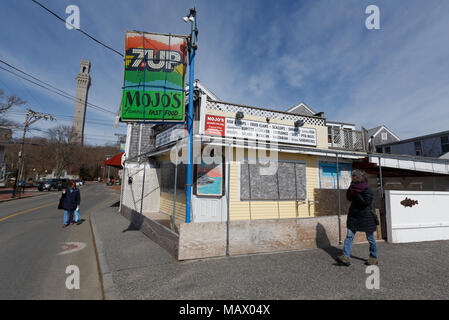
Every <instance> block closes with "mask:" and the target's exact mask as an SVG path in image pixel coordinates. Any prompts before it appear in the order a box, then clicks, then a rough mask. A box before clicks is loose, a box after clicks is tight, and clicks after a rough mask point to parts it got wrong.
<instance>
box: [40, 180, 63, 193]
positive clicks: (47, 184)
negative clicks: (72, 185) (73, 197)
mask: <svg viewBox="0 0 449 320" xmlns="http://www.w3.org/2000/svg"><path fill="white" fill-rule="evenodd" d="M67 187H68V179H46V180H44V181H42V182H40V183H39V185H38V187H37V189H38V190H39V191H44V190H47V191H52V190H58V191H61V190H62V189H65V188H67Z"/></svg>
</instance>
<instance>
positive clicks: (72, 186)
mask: <svg viewBox="0 0 449 320" xmlns="http://www.w3.org/2000/svg"><path fill="white" fill-rule="evenodd" d="M62 195H63V197H64V200H63V208H64V223H63V225H62V227H63V228H65V227H67V226H68V225H70V224H74V223H77V222H78V223H79V222H80V221H81V220H80V217H79V208H80V203H81V195H80V191H79V190H78V189H77V188H76V183H75V181H73V180H70V181H69V185H68V187H67V189H65V190H63V191H62ZM75 213H77V214H75ZM74 214H75V221H74Z"/></svg>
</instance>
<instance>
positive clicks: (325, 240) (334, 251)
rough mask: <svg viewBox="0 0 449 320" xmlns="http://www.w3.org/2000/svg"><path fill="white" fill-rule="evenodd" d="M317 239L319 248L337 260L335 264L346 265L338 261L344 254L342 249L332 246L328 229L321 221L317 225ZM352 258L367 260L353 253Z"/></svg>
mask: <svg viewBox="0 0 449 320" xmlns="http://www.w3.org/2000/svg"><path fill="white" fill-rule="evenodd" d="M315 241H316V246H317V248H320V249H322V250H324V251H325V252H326V253H327V254H328V255H329V256H331V258H332V259H334V260H335V263H334V266H346V265H344V264H343V263H341V262H340V261H338V259H337V257H338V256H339V255H341V254H342V251H341V249H339V248H337V247H334V246H332V244H331V242H330V241H329V237H328V236H327V233H326V229H325V228H324V226H323V225H322V224H321V223H318V224H317V226H316V239H315ZM351 258H353V259H357V260H360V261H366V259H363V258H359V257H355V256H353V255H351Z"/></svg>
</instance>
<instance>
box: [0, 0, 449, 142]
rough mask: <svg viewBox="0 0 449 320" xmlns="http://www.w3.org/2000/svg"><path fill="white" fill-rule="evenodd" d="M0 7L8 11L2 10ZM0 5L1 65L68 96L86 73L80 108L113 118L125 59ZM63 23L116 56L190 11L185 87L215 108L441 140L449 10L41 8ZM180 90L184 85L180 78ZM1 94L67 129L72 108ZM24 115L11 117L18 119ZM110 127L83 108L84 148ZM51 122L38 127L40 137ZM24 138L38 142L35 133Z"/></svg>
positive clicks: (205, 3)
mask: <svg viewBox="0 0 449 320" xmlns="http://www.w3.org/2000/svg"><path fill="white" fill-rule="evenodd" d="M5 2H6V3H5ZM5 2H3V6H2V10H1V11H0V28H1V29H0V30H1V32H0V58H1V59H3V60H5V61H8V62H9V63H11V64H13V65H15V66H17V67H19V68H20V69H22V70H24V71H26V72H29V73H31V74H33V75H36V76H38V77H39V78H40V79H42V80H44V81H46V82H48V83H51V84H53V85H55V86H57V87H59V88H61V89H63V90H65V91H67V92H70V93H72V94H74V93H75V89H76V82H75V76H76V73H77V72H78V70H79V62H80V59H82V58H84V59H89V60H91V62H92V70H91V77H92V86H91V89H90V92H89V102H91V103H94V104H96V105H99V106H102V107H105V108H107V109H109V110H111V111H112V112H116V111H117V110H118V107H119V104H120V98H121V87H122V82H123V60H122V58H121V57H120V56H118V55H116V54H115V53H113V52H111V51H109V50H107V49H105V48H103V47H102V46H100V45H98V44H96V43H95V42H93V41H92V40H90V39H88V38H87V37H85V36H83V35H82V34H80V33H79V32H77V31H74V30H67V29H66V28H65V25H64V24H63V23H62V22H61V21H58V20H57V19H56V18H55V17H53V16H51V15H50V14H49V13H47V12H45V11H44V10H43V9H42V8H40V7H38V6H37V5H36V4H34V3H33V2H32V1H31V0H20V1H13V0H7V1H5ZM41 3H43V4H44V5H45V6H47V7H49V8H50V9H52V10H53V11H55V12H56V13H58V14H59V15H61V16H63V17H66V16H67V15H66V14H65V9H66V7H67V6H68V5H77V6H78V7H79V8H80V15H81V28H82V29H83V30H85V31H87V32H88V33H90V34H92V35H93V36H95V37H96V38H98V39H99V40H101V41H103V42H105V43H106V44H108V45H110V46H111V47H113V48H114V49H116V50H118V51H120V52H122V51H123V47H124V32H125V31H126V30H140V31H149V32H160V33H175V34H186V33H188V32H189V28H190V26H189V25H188V24H186V23H184V22H183V20H182V17H183V16H185V15H186V13H187V12H188V10H189V8H190V7H192V6H193V5H195V6H196V9H197V12H198V28H199V39H198V40H199V42H198V45H199V46H198V52H197V56H196V60H195V78H198V79H200V81H201V82H202V83H203V84H204V85H205V86H206V87H208V88H209V89H210V90H212V91H213V92H214V93H215V94H216V95H217V96H218V97H219V98H220V99H221V100H223V101H227V102H234V103H239V104H246V105H251V106H259V107H264V108H272V109H278V110H286V109H288V108H290V107H292V106H294V105H296V104H298V103H299V102H301V101H303V102H305V103H306V104H307V105H308V106H310V107H311V108H312V109H314V110H315V111H317V112H319V111H323V112H324V113H325V116H326V117H327V118H328V119H329V120H334V121H342V122H350V123H355V124H356V125H357V127H359V128H360V127H361V126H364V127H365V128H372V127H375V126H378V125H380V124H384V125H386V126H387V127H388V128H390V129H391V130H392V131H393V132H394V133H396V134H397V135H398V136H399V137H400V138H402V139H406V138H409V137H413V136H417V135H423V134H428V133H433V132H438V131H443V130H448V124H449V59H448V57H449V32H448V30H449V19H448V18H449V1H447V0H429V1H421V0H407V1H406V0H394V1H393V0H389V1H380V0H370V1H363V0H298V1H284V0H279V1H256V0H247V1H237V0H235V1H234V0H230V1H214V0H196V1H192V0H189V1H148V0H145V1H140V0H128V1H103V0H69V1H65V0H41ZM368 5H377V6H378V7H379V9H380V27H381V29H380V30H368V29H366V28H365V20H366V18H367V17H368V15H367V14H366V13H365V9H366V7H367V6H368ZM186 80H187V79H186ZM0 87H1V88H2V89H3V90H4V91H5V92H6V93H7V94H16V95H19V96H21V97H22V98H23V99H25V100H27V101H28V103H29V106H30V107H31V108H32V109H34V110H36V111H41V112H49V113H52V114H55V115H62V116H65V118H64V117H60V118H59V120H58V124H71V119H70V118H68V117H67V116H72V115H73V107H74V103H73V102H72V101H70V100H67V99H65V98H62V97H59V96H57V95H54V94H53V93H50V92H47V91H44V90H42V89H40V88H38V87H35V86H34V85H32V84H28V83H26V82H25V81H24V80H18V79H17V78H15V77H13V76H11V75H9V74H7V73H5V72H4V71H2V70H0ZM24 110H25V109H24V108H23V107H22V108H17V109H15V110H14V111H13V112H14V114H11V115H10V116H11V117H15V119H16V120H18V121H23V116H19V115H17V113H20V112H22V114H24ZM113 122H114V116H113V115H108V114H106V113H103V112H99V111H96V110H95V109H92V108H88V112H87V123H86V130H85V132H86V136H87V142H88V143H91V144H103V143H105V142H107V141H108V140H111V141H114V140H115V139H116V138H115V136H114V133H125V126H124V125H120V126H119V127H118V128H117V129H115V128H113ZM54 125H55V123H50V122H48V123H47V122H43V121H41V122H38V123H37V124H36V125H35V126H39V127H41V128H44V129H45V128H49V127H51V126H54ZM34 134H37V135H39V134H41V133H39V132H35V133H34Z"/></svg>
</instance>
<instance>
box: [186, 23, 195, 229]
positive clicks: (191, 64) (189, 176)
mask: <svg viewBox="0 0 449 320" xmlns="http://www.w3.org/2000/svg"><path fill="white" fill-rule="evenodd" d="M195 29H196V16H195V17H194V22H193V28H192V33H191V38H190V41H191V46H190V47H191V49H190V52H189V73H190V74H189V113H188V117H187V130H188V132H189V140H188V144H187V147H188V151H187V157H188V158H187V159H188V160H187V181H186V182H187V188H186V223H190V220H191V219H190V214H191V212H190V208H191V202H192V168H193V81H194V73H193V72H194V64H195V49H194V48H193V47H194V46H193V44H194V40H193V37H194V30H195Z"/></svg>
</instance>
